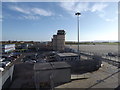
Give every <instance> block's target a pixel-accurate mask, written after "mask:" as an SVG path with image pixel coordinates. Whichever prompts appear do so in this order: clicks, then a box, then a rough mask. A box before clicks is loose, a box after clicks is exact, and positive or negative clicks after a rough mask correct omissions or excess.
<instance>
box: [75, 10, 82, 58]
mask: <svg viewBox="0 0 120 90" xmlns="http://www.w3.org/2000/svg"><path fill="white" fill-rule="evenodd" d="M75 15H77V24H78V25H77V26H78V60H80V50H79V15H81V13H79V12H77V13H75Z"/></svg>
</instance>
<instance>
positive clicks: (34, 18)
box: [19, 15, 40, 20]
mask: <svg viewBox="0 0 120 90" xmlns="http://www.w3.org/2000/svg"><path fill="white" fill-rule="evenodd" d="M19 19H28V20H38V19H40V17H39V16H34V15H23V16H21V17H19Z"/></svg>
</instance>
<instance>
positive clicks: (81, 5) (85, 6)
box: [60, 2, 118, 22]
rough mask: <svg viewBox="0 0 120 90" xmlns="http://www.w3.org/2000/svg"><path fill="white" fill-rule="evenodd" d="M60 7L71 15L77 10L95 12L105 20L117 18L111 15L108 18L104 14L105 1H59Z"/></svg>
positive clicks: (109, 20) (110, 20)
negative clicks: (91, 2)
mask: <svg viewBox="0 0 120 90" xmlns="http://www.w3.org/2000/svg"><path fill="white" fill-rule="evenodd" d="M60 7H62V8H63V9H64V10H66V11H67V12H68V13H70V14H71V15H72V16H73V13H75V12H77V11H79V12H81V13H82V12H87V11H89V12H92V13H95V14H96V15H97V16H99V17H100V18H101V19H103V20H105V21H107V22H113V21H116V20H117V19H118V18H117V17H116V16H115V17H111V18H108V16H107V15H106V14H107V13H106V11H105V8H107V7H108V4H107V3H103V2H100V3H94V4H90V3H88V2H61V3H60Z"/></svg>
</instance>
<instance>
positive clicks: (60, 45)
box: [52, 30, 65, 51]
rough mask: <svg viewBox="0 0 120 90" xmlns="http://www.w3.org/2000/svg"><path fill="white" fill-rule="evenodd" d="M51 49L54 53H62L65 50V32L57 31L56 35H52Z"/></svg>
mask: <svg viewBox="0 0 120 90" xmlns="http://www.w3.org/2000/svg"><path fill="white" fill-rule="evenodd" d="M52 47H53V50H55V51H64V49H65V31H64V30H58V32H57V35H53V38H52Z"/></svg>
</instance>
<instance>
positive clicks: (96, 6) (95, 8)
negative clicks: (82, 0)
mask: <svg viewBox="0 0 120 90" xmlns="http://www.w3.org/2000/svg"><path fill="white" fill-rule="evenodd" d="M107 6H108V5H107V4H103V3H96V4H94V5H93V6H92V8H91V12H95V11H103V10H104V9H105V8H106V7H107Z"/></svg>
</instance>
